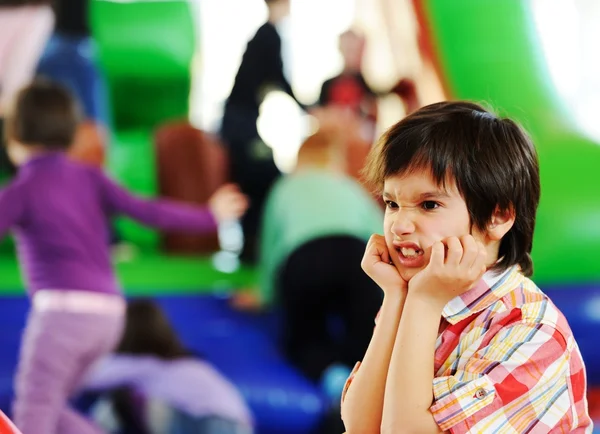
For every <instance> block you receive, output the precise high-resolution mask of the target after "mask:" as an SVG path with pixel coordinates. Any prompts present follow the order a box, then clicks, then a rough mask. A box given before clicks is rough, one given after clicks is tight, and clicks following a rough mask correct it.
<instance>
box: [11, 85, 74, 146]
mask: <svg viewBox="0 0 600 434" xmlns="http://www.w3.org/2000/svg"><path fill="white" fill-rule="evenodd" d="M79 121H80V112H79V107H78V105H77V103H76V101H75V99H74V98H73V97H72V96H71V93H70V92H69V91H68V90H67V89H65V88H64V87H62V86H61V85H59V84H57V83H54V82H52V81H49V80H44V79H38V80H35V81H34V82H32V83H31V84H29V85H28V86H26V87H25V88H23V89H22V90H21V91H19V93H18V94H17V97H16V99H15V102H14V106H13V107H12V110H9V112H8V115H7V117H6V132H5V138H6V142H9V141H10V140H16V141H18V142H19V143H22V144H23V145H31V146H43V147H44V148H48V149H56V150H60V149H68V148H69V146H71V144H72V142H73V139H74V137H75V131H76V129H77V126H78V124H79Z"/></svg>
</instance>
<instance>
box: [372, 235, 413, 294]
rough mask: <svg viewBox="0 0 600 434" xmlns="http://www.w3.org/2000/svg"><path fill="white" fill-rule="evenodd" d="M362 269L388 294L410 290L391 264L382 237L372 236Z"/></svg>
mask: <svg viewBox="0 0 600 434" xmlns="http://www.w3.org/2000/svg"><path fill="white" fill-rule="evenodd" d="M361 267H362V269H363V270H364V271H365V273H367V275H368V276H369V277H370V278H371V279H373V281H374V282H375V283H376V284H377V285H379V287H380V288H381V289H383V292H384V293H386V294H388V293H391V292H393V291H400V290H404V291H406V289H407V288H408V286H407V283H406V281H405V280H404V279H402V277H401V276H400V273H399V272H398V269H397V268H396V266H395V265H393V264H392V263H391V259H390V253H389V251H388V248H387V245H386V244H385V238H384V237H383V236H382V235H377V234H373V235H371V238H370V239H369V242H368V243H367V248H366V250H365V254H364V256H363V259H362V262H361Z"/></svg>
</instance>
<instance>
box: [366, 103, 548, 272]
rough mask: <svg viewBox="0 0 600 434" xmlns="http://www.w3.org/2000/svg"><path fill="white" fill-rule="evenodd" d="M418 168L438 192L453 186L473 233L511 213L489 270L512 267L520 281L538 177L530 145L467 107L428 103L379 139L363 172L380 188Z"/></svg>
mask: <svg viewBox="0 0 600 434" xmlns="http://www.w3.org/2000/svg"><path fill="white" fill-rule="evenodd" d="M422 169H426V170H431V173H432V176H433V179H434V180H435V182H437V183H438V185H440V186H443V185H445V183H446V182H447V181H448V180H455V182H456V186H457V188H458V190H459V192H460V193H461V195H462V196H463V198H464V200H465V202H466V204H467V208H468V210H469V215H470V218H471V224H472V225H474V226H475V227H476V228H478V229H479V230H482V231H483V230H485V228H486V226H487V225H488V224H489V222H490V220H491V217H492V215H493V213H494V211H495V210H496V208H498V209H499V210H501V211H513V212H514V214H515V222H514V225H513V227H512V228H511V229H510V230H509V231H508V233H507V234H506V235H505V236H504V237H503V239H502V241H501V243H500V251H499V254H498V257H499V261H498V264H497V265H496V266H495V267H494V268H495V269H497V270H504V269H506V268H508V267H510V266H512V265H515V264H518V265H519V266H520V267H521V270H522V272H523V273H524V274H525V275H527V276H530V275H531V274H532V273H533V262H532V260H531V256H530V253H531V249H532V245H533V232H534V227H535V214H536V210H537V206H538V203H539V199H540V178H539V166H538V158H537V153H536V151H535V147H534V145H533V143H532V142H531V140H530V138H529V137H528V136H527V134H526V133H525V132H524V131H523V129H521V128H520V127H519V126H518V125H517V124H516V123H515V122H514V121H512V120H510V119H506V118H500V117H497V116H496V115H494V114H493V113H491V112H489V111H487V110H485V109H484V108H483V107H481V106H479V105H477V104H474V103H470V102H441V103H436V104H431V105H429V106H426V107H423V108H421V109H420V110H417V111H415V112H414V113H412V114H411V115H409V116H407V117H406V118H404V119H403V120H401V121H400V122H398V123H397V124H396V125H394V126H393V127H391V128H390V129H389V130H388V131H387V132H386V133H385V134H384V135H383V136H382V138H381V139H380V142H379V143H378V144H377V146H376V147H375V148H374V149H373V150H372V151H371V153H370V155H369V159H368V162H367V165H366V167H365V169H364V172H363V173H364V175H365V179H366V181H367V182H368V183H369V184H371V185H372V186H373V187H375V188H377V189H378V190H381V189H382V188H383V184H384V181H385V179H386V178H388V177H390V176H395V175H402V174H405V173H410V172H411V171H414V170H422Z"/></svg>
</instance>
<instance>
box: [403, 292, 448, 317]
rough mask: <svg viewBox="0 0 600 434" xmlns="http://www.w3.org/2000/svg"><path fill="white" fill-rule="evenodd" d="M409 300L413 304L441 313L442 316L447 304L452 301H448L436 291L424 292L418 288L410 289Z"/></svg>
mask: <svg viewBox="0 0 600 434" xmlns="http://www.w3.org/2000/svg"><path fill="white" fill-rule="evenodd" d="M407 300H411V302H414V303H416V304H419V305H423V306H426V307H427V308H428V309H433V310H435V311H436V312H438V311H439V313H440V314H441V313H442V311H443V310H444V307H445V306H446V304H448V302H449V301H450V300H447V297H444V296H443V295H441V294H440V293H437V292H436V291H430V290H422V289H420V288H417V287H414V288H410V290H409V291H408V296H407Z"/></svg>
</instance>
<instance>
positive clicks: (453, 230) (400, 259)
mask: <svg viewBox="0 0 600 434" xmlns="http://www.w3.org/2000/svg"><path fill="white" fill-rule="evenodd" d="M383 192H384V193H383V200H384V201H385V203H386V210H385V218H384V222H383V228H384V231H385V232H384V234H385V240H386V244H387V247H388V250H389V252H390V257H391V260H392V262H393V263H394V265H395V266H396V268H397V269H398V270H399V272H400V275H401V276H402V278H403V279H404V280H406V281H409V280H410V279H411V278H412V277H413V276H414V275H415V274H417V273H418V272H419V271H421V270H422V269H423V268H425V267H426V266H427V264H429V258H430V255H431V246H432V244H433V243H434V242H436V241H443V240H445V239H447V238H448V237H452V236H456V237H461V236H463V235H468V234H471V235H473V237H474V238H475V240H476V241H481V242H482V243H484V245H485V244H486V237H485V235H484V234H482V233H481V232H479V231H478V230H477V229H476V228H474V227H473V228H471V220H470V217H469V211H468V209H467V204H466V203H465V200H464V199H463V197H462V196H461V195H460V193H459V191H458V188H457V187H456V184H455V182H454V180H449V181H448V182H446V186H445V189H444V187H442V186H438V185H437V184H436V182H435V181H434V180H433V178H432V176H431V174H430V172H429V171H428V170H418V171H414V172H413V173H410V174H405V175H402V176H399V175H396V176H392V177H389V178H387V179H386V180H385V183H384V189H383ZM488 259H493V260H494V261H495V258H489V255H488Z"/></svg>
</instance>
